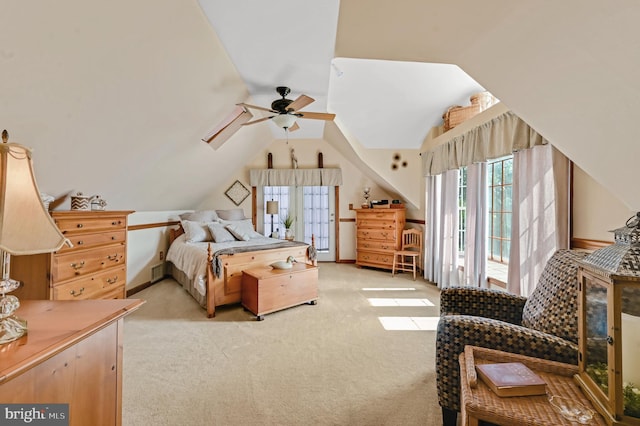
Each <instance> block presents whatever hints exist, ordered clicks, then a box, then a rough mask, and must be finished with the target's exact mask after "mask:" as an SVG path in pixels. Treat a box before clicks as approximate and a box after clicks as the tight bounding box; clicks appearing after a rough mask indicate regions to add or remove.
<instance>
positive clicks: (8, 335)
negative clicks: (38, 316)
mask: <svg viewBox="0 0 640 426" xmlns="http://www.w3.org/2000/svg"><path fill="white" fill-rule="evenodd" d="M25 334H27V321H26V320H23V319H22V318H20V317H17V316H15V315H11V316H9V317H6V318H3V319H0V345H4V344H5V343H9V342H13V341H14V340H18V339H19V338H21V337H22V336H24V335H25Z"/></svg>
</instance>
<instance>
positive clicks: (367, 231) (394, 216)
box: [356, 208, 406, 269]
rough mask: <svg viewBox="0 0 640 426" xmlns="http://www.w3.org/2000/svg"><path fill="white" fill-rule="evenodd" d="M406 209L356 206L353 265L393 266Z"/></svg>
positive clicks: (386, 267)
mask: <svg viewBox="0 0 640 426" xmlns="http://www.w3.org/2000/svg"><path fill="white" fill-rule="evenodd" d="M405 220H406V219H405V209H404V208H401V209H392V208H388V209H356V265H358V266H372V267H374V268H382V269H392V268H393V252H394V250H398V249H400V245H401V237H402V230H403V229H404V225H405Z"/></svg>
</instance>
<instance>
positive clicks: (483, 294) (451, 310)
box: [440, 287, 527, 325]
mask: <svg viewBox="0 0 640 426" xmlns="http://www.w3.org/2000/svg"><path fill="white" fill-rule="evenodd" d="M526 301H527V298H526V297H522V296H516V295H514V294H511V293H507V292H505V291H500V290H492V289H488V288H477V287H449V288H446V289H444V290H442V291H441V292H440V315H441V316H442V315H473V316H477V317H484V318H492V319H496V320H500V321H505V322H509V323H511V324H517V325H520V324H521V323H522V309H523V308H524V304H525V303H526Z"/></svg>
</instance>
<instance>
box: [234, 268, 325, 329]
mask: <svg viewBox="0 0 640 426" xmlns="http://www.w3.org/2000/svg"><path fill="white" fill-rule="evenodd" d="M317 300H318V268H317V267H315V266H312V265H308V264H306V263H295V264H294V265H293V267H292V268H291V269H272V268H271V267H270V266H267V267H260V268H254V269H247V270H244V271H242V306H244V307H245V308H246V309H248V310H249V311H251V312H252V313H254V314H255V315H256V316H257V317H258V321H261V320H262V319H264V315H265V314H269V313H271V312H275V311H279V310H282V309H286V308H290V307H292V306H297V305H301V304H303V303H308V304H312V305H315V304H316V302H317Z"/></svg>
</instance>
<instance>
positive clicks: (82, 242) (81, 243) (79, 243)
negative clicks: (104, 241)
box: [76, 240, 84, 246]
mask: <svg viewBox="0 0 640 426" xmlns="http://www.w3.org/2000/svg"><path fill="white" fill-rule="evenodd" d="M76 244H78V245H79V246H81V245H83V244H84V241H82V240H80V241H78V242H77V243H76Z"/></svg>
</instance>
